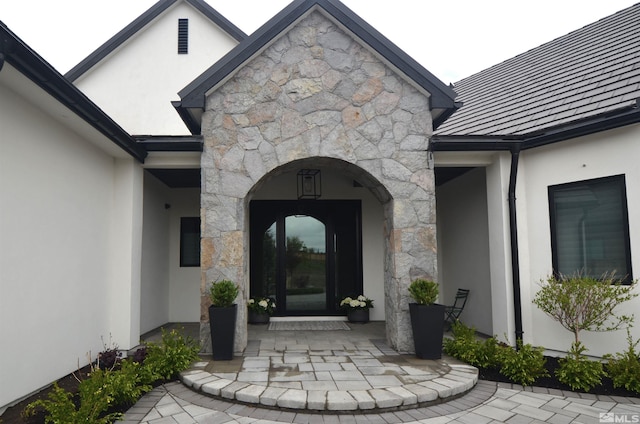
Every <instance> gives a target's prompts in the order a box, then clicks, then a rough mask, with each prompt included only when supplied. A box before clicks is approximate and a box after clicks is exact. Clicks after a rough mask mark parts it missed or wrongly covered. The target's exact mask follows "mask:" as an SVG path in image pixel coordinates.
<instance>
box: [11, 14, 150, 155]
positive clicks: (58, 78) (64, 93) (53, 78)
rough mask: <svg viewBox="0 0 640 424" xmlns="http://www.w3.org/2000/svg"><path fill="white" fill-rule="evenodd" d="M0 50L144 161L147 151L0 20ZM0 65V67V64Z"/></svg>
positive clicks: (83, 117) (118, 144)
mask: <svg viewBox="0 0 640 424" xmlns="http://www.w3.org/2000/svg"><path fill="white" fill-rule="evenodd" d="M0 53H1V54H2V56H3V57H4V61H3V62H7V63H9V64H11V66H13V67H14V68H16V69H17V70H18V71H20V72H21V73H22V74H23V75H25V76H26V77H27V78H29V79H30V80H31V81H33V83H35V84H36V85H38V86H39V87H40V88H41V89H42V90H44V91H45V92H46V93H48V94H49V95H50V96H52V97H53V98H55V99H56V100H57V101H59V102H60V103H61V104H63V105H64V106H65V107H67V108H68V109H69V110H71V111H72V112H73V113H75V114H76V115H77V116H79V117H80V118H82V119H83V120H84V121H86V122H87V123H88V124H89V125H91V126H92V127H93V128H95V129H96V130H97V131H99V132H100V133H101V134H103V135H104V136H106V137H107V138H108V139H109V140H111V141H113V142H114V143H115V144H116V145H117V146H119V147H120V148H121V149H123V150H124V151H125V152H127V153H128V154H129V155H131V156H132V157H134V158H135V159H137V160H138V161H139V162H144V158H145V157H146V155H147V152H146V151H145V150H144V149H143V148H142V147H141V146H138V145H137V144H136V143H135V141H134V140H133V138H132V137H131V136H130V135H129V134H128V133H127V132H126V131H125V130H124V129H122V127H120V126H119V125H118V124H117V123H116V122H115V121H113V120H112V119H111V118H110V117H109V116H108V115H107V114H106V113H104V112H103V111H102V110H101V109H100V108H99V107H98V106H96V104H95V103H93V102H92V101H91V100H89V98H88V97H87V96H85V95H84V94H83V93H82V92H81V91H80V90H78V89H77V88H76V87H75V86H74V85H73V84H72V83H71V82H70V81H68V80H66V79H65V78H64V77H63V76H62V75H61V74H60V73H59V72H58V71H56V70H55V68H53V67H52V66H51V65H50V64H49V63H47V62H46V61H45V60H44V59H42V58H41V57H40V56H39V55H38V54H37V53H36V52H35V51H33V50H32V49H31V48H30V47H29V46H27V45H26V44H25V43H24V42H23V41H22V40H21V39H20V38H18V36H16V35H15V34H14V33H13V32H11V30H10V29H9V28H8V27H7V26H6V25H4V23H2V22H1V21H0ZM0 69H1V68H0Z"/></svg>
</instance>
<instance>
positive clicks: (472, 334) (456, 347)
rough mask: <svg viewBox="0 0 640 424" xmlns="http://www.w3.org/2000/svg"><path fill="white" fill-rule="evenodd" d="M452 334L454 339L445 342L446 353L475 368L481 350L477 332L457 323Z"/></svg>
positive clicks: (454, 324)
mask: <svg viewBox="0 0 640 424" xmlns="http://www.w3.org/2000/svg"><path fill="white" fill-rule="evenodd" d="M451 332H452V333H453V338H451V339H445V340H444V343H443V349H444V353H446V354H447V355H450V356H453V357H454V358H457V359H459V360H461V361H464V362H466V363H468V364H470V365H474V366H475V365H476V362H477V356H478V350H479V342H478V340H476V330H475V329H474V328H471V327H467V326H466V325H464V324H463V323H462V322H460V321H456V322H454V323H453V324H452V326H451Z"/></svg>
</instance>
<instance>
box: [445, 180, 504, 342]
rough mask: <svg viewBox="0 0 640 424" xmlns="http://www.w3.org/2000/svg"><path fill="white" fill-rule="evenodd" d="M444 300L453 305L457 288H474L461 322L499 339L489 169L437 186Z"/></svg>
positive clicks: (446, 303)
mask: <svg viewBox="0 0 640 424" xmlns="http://www.w3.org/2000/svg"><path fill="white" fill-rule="evenodd" d="M436 205H437V206H436V207H437V221H436V222H437V226H438V275H439V284H440V289H441V294H440V302H441V303H443V304H445V305H452V304H453V302H454V297H455V294H456V290H457V289H458V288H461V289H469V290H471V292H470V294H469V298H468V301H467V304H466V306H465V309H464V311H463V313H462V315H461V316H460V320H461V321H462V322H464V323H465V324H466V325H468V326H472V327H474V328H475V329H476V330H477V331H479V332H481V333H484V334H488V335H493V322H492V318H493V317H492V307H491V295H492V293H491V274H490V269H489V266H490V255H489V234H488V217H487V190H486V176H485V170H484V168H475V169H473V170H471V171H469V172H466V173H465V174H463V175H461V176H459V177H458V178H455V179H453V180H451V181H448V182H447V183H445V184H443V185H441V186H439V187H437V188H436Z"/></svg>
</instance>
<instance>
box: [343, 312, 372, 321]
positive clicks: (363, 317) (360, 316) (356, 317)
mask: <svg viewBox="0 0 640 424" xmlns="http://www.w3.org/2000/svg"><path fill="white" fill-rule="evenodd" d="M347 319H348V320H349V322H357V323H360V324H365V323H367V322H369V310H368V309H351V310H350V311H349V312H347Z"/></svg>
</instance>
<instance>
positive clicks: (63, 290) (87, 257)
mask: <svg viewBox="0 0 640 424" xmlns="http://www.w3.org/2000/svg"><path fill="white" fill-rule="evenodd" d="M34 123H37V124H35V125H34ZM0 127H2V128H3V136H2V143H0V203H1V204H0V234H2V236H1V237H0V293H1V295H0V338H1V339H2V340H4V341H10V344H8V345H6V346H5V349H3V353H2V356H1V357H2V361H0V381H4V382H7V381H10V382H11V384H2V385H0V408H1V407H2V406H3V405H6V404H7V403H10V402H12V401H13V400H15V399H17V398H19V397H20V396H23V395H25V394H27V393H29V392H31V391H34V390H36V389H38V388H40V387H42V386H44V385H46V384H49V383H51V381H54V380H56V379H57V378H59V377H61V376H63V375H65V374H68V373H69V372H72V371H74V370H75V369H76V368H77V366H78V363H79V364H80V365H84V364H86V363H87V362H88V354H89V353H90V352H92V353H93V355H94V356H95V354H96V353H97V352H99V351H101V350H103V348H104V345H103V341H102V340H101V337H102V338H104V343H105V344H109V343H110V333H111V332H112V331H113V324H114V323H113V321H112V317H113V316H115V315H117V314H118V311H126V314H125V315H126V316H129V309H130V305H129V303H128V302H126V303H124V304H123V303H122V302H120V301H119V294H118V293H117V292H115V291H116V290H117V289H116V288H114V284H113V283H114V280H113V278H114V277H115V274H114V272H113V270H112V264H113V263H114V259H115V258H114V247H115V246H116V245H118V244H119V245H120V246H121V245H122V244H123V243H129V244H130V245H131V242H132V241H131V234H129V237H127V238H126V239H125V240H124V241H123V240H122V239H119V240H116V239H114V233H113V231H112V230H113V224H114V222H113V220H112V219H113V216H114V214H115V209H116V205H115V191H116V187H115V181H116V173H117V170H116V166H115V160H114V159H113V158H112V157H111V156H109V155H107V154H105V153H104V152H103V151H101V150H99V149H98V148H97V147H96V146H94V145H93V144H91V143H89V142H88V141H87V140H85V139H83V138H81V137H79V136H78V135H77V134H75V133H73V132H71V131H69V130H68V129H67V127H65V126H63V125H61V124H60V123H59V122H58V121H56V120H54V119H52V118H51V117H50V116H49V115H47V114H45V113H43V112H42V111H41V110H40V109H39V108H38V107H37V106H35V105H33V104H31V103H28V102H26V101H24V100H23V98H22V97H20V96H18V95H16V94H15V93H14V92H13V91H10V90H8V89H7V88H6V86H4V85H2V84H0ZM129 278H131V275H129ZM125 284H126V282H125ZM117 337H118V336H117V335H115V334H114V339H113V340H112V341H113V343H117V344H120V345H121V346H122V345H126V344H127V343H128V339H125V340H118V339H117ZM43 352H49V353H50V354H48V355H46V358H47V360H46V366H38V365H37V364H42V354H43ZM54 353H55V354H54ZM34 367H36V368H37V371H38V372H34V369H35V368H34Z"/></svg>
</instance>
